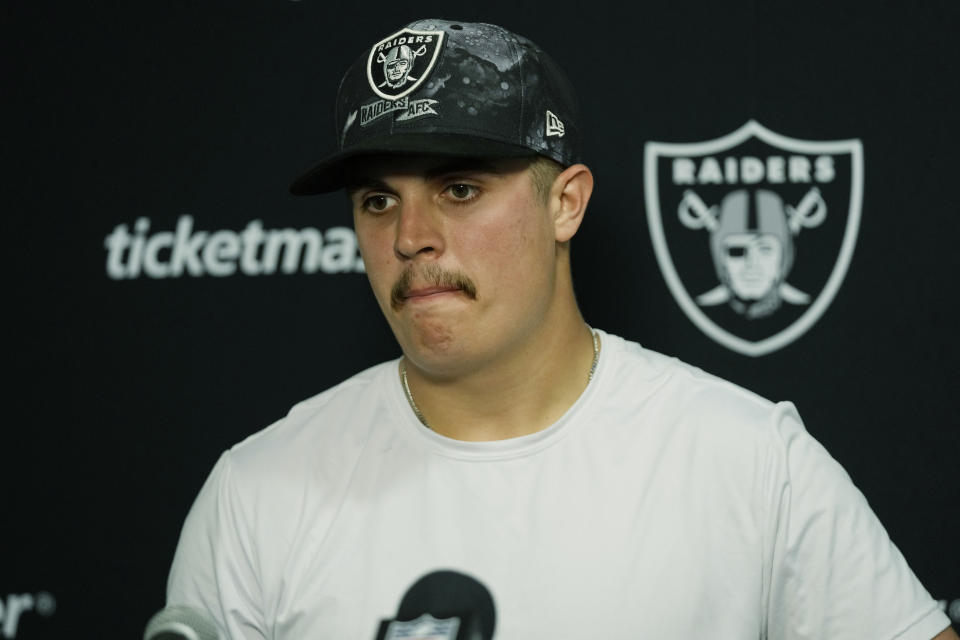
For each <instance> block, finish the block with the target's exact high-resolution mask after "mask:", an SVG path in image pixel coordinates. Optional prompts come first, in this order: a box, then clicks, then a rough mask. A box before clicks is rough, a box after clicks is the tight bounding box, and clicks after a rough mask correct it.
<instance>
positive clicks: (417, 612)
mask: <svg viewBox="0 0 960 640" xmlns="http://www.w3.org/2000/svg"><path fill="white" fill-rule="evenodd" d="M496 620H497V614H496V607H494V605H493V596H492V595H490V590H489V589H487V588H486V587H485V586H483V584H481V583H480V582H479V581H478V580H476V579H475V578H471V577H470V576H467V575H464V574H462V573H460V572H458V571H449V570H443V571H434V572H432V573H428V574H427V575H425V576H423V577H422V578H420V579H419V580H417V581H416V582H415V583H413V585H412V586H411V587H410V588H409V589H407V592H406V593H405V594H404V596H403V599H402V600H401V601H400V608H399V609H398V610H397V617H396V618H395V619H393V620H383V621H381V622H380V629H379V631H378V632H377V637H376V640H401V639H403V640H419V639H421V638H423V639H425V640H426V639H429V640H492V638H493V630H494V628H495V627H496Z"/></svg>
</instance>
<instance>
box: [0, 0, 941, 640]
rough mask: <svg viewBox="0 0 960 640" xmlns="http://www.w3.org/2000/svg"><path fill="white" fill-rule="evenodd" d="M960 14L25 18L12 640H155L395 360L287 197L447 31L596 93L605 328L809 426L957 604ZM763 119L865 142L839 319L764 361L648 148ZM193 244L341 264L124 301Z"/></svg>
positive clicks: (1, 567) (125, 14)
mask: <svg viewBox="0 0 960 640" xmlns="http://www.w3.org/2000/svg"><path fill="white" fill-rule="evenodd" d="M958 6H960V5H958V4H957V3H956V2H954V1H953V0H940V1H930V2H925V3H917V4H916V5H913V4H907V3H905V2H887V3H878V2H866V1H865V0H857V1H856V2H807V3H802V5H801V4H798V3H785V2H769V1H768V2H761V1H759V0H755V1H752V2H750V1H745V0H735V1H730V2H688V3H670V2H665V1H662V0H661V1H660V2H651V3H643V4H639V3H634V4H632V5H629V6H621V5H620V3H612V2H610V3H607V2H591V3H589V8H587V7H584V6H581V5H578V4H574V3H572V2H568V1H563V2H552V3H526V2H517V1H516V0H510V1H506V0H491V1H490V2H486V3H464V4H463V5H462V6H456V5H451V4H449V3H440V2H436V1H429V2H420V3H417V4H415V5H414V4H408V3H396V2H385V1H384V0H368V1H367V2H358V3H349V4H343V5H340V4H336V5H335V4H333V3H329V2H320V1H319V0H301V1H299V2H293V1H290V0H269V1H267V0H264V1H261V2H255V1H245V2H232V3H222V4H220V3H218V4H214V3H199V2H197V3H188V2H137V3H114V2H98V3H66V2H59V3H58V2H33V3H5V4H4V6H3V8H2V9H0V11H2V13H3V19H2V31H3V33H2V35H3V37H2V38H0V47H2V48H3V55H2V62H0V64H2V66H3V67H2V68H3V79H4V80H3V85H4V98H3V105H4V106H3V114H4V116H5V117H4V127H3V129H4V144H3V155H4V158H3V163H4V174H3V178H4V179H3V187H4V195H3V209H4V215H3V221H4V228H5V234H4V236H5V237H4V252H3V254H4V260H5V262H6V263H7V272H8V274H9V279H8V295H7V296H6V297H7V300H8V302H7V305H6V308H7V312H6V314H5V316H6V317H7V320H8V322H7V326H8V329H7V336H8V338H7V341H8V344H9V345H10V346H9V352H10V353H11V357H10V358H9V359H8V372H9V375H8V377H7V379H8V380H9V382H8V383H7V384H6V385H5V386H6V389H7V393H6V394H5V396H6V407H7V412H6V414H7V419H6V423H5V426H4V432H3V438H2V445H0V459H2V469H3V472H2V477H0V479H2V481H3V491H2V492H0V496H2V497H0V501H2V511H0V513H2V518H0V520H2V547H0V548H2V550H3V557H2V561H0V602H2V603H3V604H4V611H5V614H6V615H5V618H4V619H3V620H2V624H5V625H6V626H5V627H4V626H0V635H2V634H6V635H3V637H18V638H44V637H64V636H66V635H68V634H72V633H76V632H77V631H78V630H79V631H81V635H101V636H106V637H118V638H119V637H137V636H138V635H139V634H140V633H142V627H143V624H144V623H145V621H146V619H147V618H148V617H149V615H150V614H151V613H152V612H153V611H154V610H156V609H158V608H159V607H161V606H162V604H163V593H164V583H165V579H166V572H167V568H168V565H169V562H170V559H171V556H172V553H173V549H174V546H175V543H176V539H177V536H178V533H179V527H180V525H181V523H182V520H183V518H184V516H185V515H186V512H187V509H188V508H189V506H190V504H191V501H192V500H193V497H194V496H195V494H196V492H197V490H198V489H199V487H200V485H201V483H202V481H203V479H204V478H205V476H206V474H207V472H208V471H209V469H210V468H211V466H212V464H213V462H214V461H215V459H216V457H217V456H218V454H219V452H220V451H222V450H223V449H224V448H226V447H228V446H229V445H231V444H232V443H234V442H236V441H238V440H240V439H242V438H243V437H245V436H246V435H248V434H250V433H252V432H254V431H256V430H258V429H260V428H262V427H264V426H266V425H267V424H268V423H270V422H272V421H273V420H275V419H277V418H278V417H280V416H281V415H282V414H283V413H284V412H285V411H286V409H287V408H288V407H289V406H290V405H291V404H293V403H294V402H296V401H298V400H300V399H302V398H305V397H307V396H309V395H312V394H314V393H316V392H318V391H320V390H322V389H324V388H326V387H328V386H330V385H332V384H334V383H335V382H337V381H339V380H341V379H342V378H344V377H346V376H347V375H348V374H351V373H353V372H355V371H358V370H360V369H362V368H364V367H366V366H368V365H370V364H373V363H375V362H378V361H381V360H383V359H386V358H389V357H394V356H395V355H396V354H397V349H396V347H395V345H394V343H393V341H392V338H391V336H390V335H389V332H388V330H387V328H386V325H385V323H384V322H383V320H382V319H381V317H380V315H379V311H378V310H377V308H376V306H375V304H374V302H373V300H372V297H371V296H370V294H369V291H368V287H367V284H366V282H365V276H364V275H363V274H362V273H359V272H357V270H356V269H355V268H354V267H355V261H354V259H353V255H354V254H353V248H352V247H351V245H350V236H349V233H344V232H343V230H342V229H339V230H338V229H336V228H337V227H349V226H350V218H349V215H348V212H347V210H346V206H345V201H344V199H343V196H341V195H330V196H319V197H313V198H301V199H297V198H294V197H292V196H289V195H287V192H286V188H287V184H288V183H289V181H290V179H291V178H292V177H293V176H295V175H296V174H298V172H300V171H301V170H302V169H304V168H306V167H308V166H309V165H311V164H312V163H313V162H314V161H315V160H317V159H319V157H320V155H321V154H322V153H324V152H325V151H327V150H328V149H329V144H330V142H331V140H332V138H333V133H332V132H333V125H332V102H333V96H334V92H335V88H336V83H337V81H338V79H339V76H340V73H341V71H342V70H343V69H344V68H345V67H346V65H347V64H348V63H349V62H351V61H352V60H353V59H354V58H355V57H356V56H357V55H359V54H360V53H361V52H362V51H363V50H364V49H365V48H366V47H368V46H369V45H370V44H371V43H372V42H373V41H374V40H375V39H377V38H380V37H381V36H384V35H387V34H389V33H391V32H392V31H394V30H395V29H397V28H399V27H400V26H401V25H402V24H405V23H406V22H408V21H410V20H412V19H414V18H418V17H424V16H428V15H440V16H445V17H455V18H460V19H464V20H485V21H490V22H496V23H500V24H503V25H504V26H507V27H508V28H511V29H512V30H514V31H517V32H519V33H523V34H525V35H528V36H529V37H531V38H532V39H534V40H535V41H537V42H538V43H539V44H540V45H542V46H543V47H544V48H545V49H547V50H548V51H550V52H552V53H553V54H554V56H555V57H556V58H557V59H558V60H559V62H560V63H561V65H562V66H564V67H565V68H566V69H567V71H568V72H569V74H570V76H571V77H572V79H573V81H574V84H575V85H576V86H577V87H578V91H579V94H580V97H581V102H582V104H583V111H584V117H583V126H584V129H585V130H586V132H587V136H588V140H589V142H588V149H587V162H588V164H590V166H591V167H592V168H593V170H594V172H595V174H596V175H597V177H598V189H597V191H596V193H595V196H594V200H593V203H592V204H591V207H590V210H589V212H588V218H587V221H586V222H585V226H584V227H583V229H582V230H581V233H580V234H579V236H578V237H577V239H576V241H575V244H574V270H575V281H576V282H575V284H576V288H577V291H578V296H579V300H580V303H581V307H582V309H583V311H584V315H585V316H586V318H587V319H588V321H589V322H590V323H591V324H593V325H594V326H598V327H601V328H604V329H606V330H608V331H611V332H614V333H617V334H620V335H623V336H625V337H628V338H630V339H634V340H637V341H639V342H641V343H643V344H644V345H646V346H648V347H650V348H654V349H657V350H660V351H664V352H667V353H670V354H674V355H677V356H679V357H680V358H682V359H684V360H686V361H688V362H691V363H693V364H695V365H698V366H700V367H702V368H704V369H706V370H708V371H711V372H713V373H717V374H719V375H721V376H723V377H727V378H729V379H732V380H733V381H735V382H738V383H740V384H742V385H744V386H746V387H748V388H751V389H753V390H755V391H757V392H759V393H761V394H763V395H765V396H767V397H770V398H772V399H792V400H794V401H795V402H796V404H797V405H798V407H799V408H800V411H801V413H802V414H803V416H804V418H805V420H806V422H807V426H808V429H809V430H810V431H811V432H812V433H813V434H814V435H815V436H816V437H817V438H818V439H820V440H821V441H822V442H823V443H824V444H825V445H826V446H827V448H828V449H829V450H830V451H831V452H832V454H833V455H834V456H835V457H836V458H837V459H839V460H840V462H841V463H842V464H843V465H844V466H845V467H846V468H847V470H848V471H849V473H850V474H851V476H852V477H853V479H854V481H855V482H856V483H857V484H858V486H860V487H861V489H862V490H863V492H864V493H865V494H866V496H867V498H868V499H869V501H870V503H871V505H872V506H873V508H874V509H875V510H876V512H877V513H878V514H879V515H880V517H881V519H882V520H883V521H884V523H885V525H886V526H887V528H888V530H889V531H890V534H891V536H892V538H893V539H894V541H895V542H897V544H898V545H899V546H900V548H901V549H902V550H903V552H904V554H905V555H906V556H907V559H908V561H909V562H910V563H911V565H912V567H913V568H914V570H915V571H916V572H917V574H918V575H919V576H920V578H921V580H922V581H923V582H924V583H925V585H926V586H927V587H928V589H929V590H930V591H931V592H932V594H933V595H934V597H936V598H938V599H942V600H945V601H948V602H949V601H952V600H955V599H960V572H958V568H960V561H958V556H957V549H958V547H957V540H958V535H957V531H958V526H960V519H958V516H957V510H956V505H957V504H958V499H960V480H958V476H957V457H958V456H957V452H958V451H960V436H958V427H960V424H958V418H957V412H956V395H957V392H958V384H957V383H958V376H957V373H956V371H957V362H958V356H960V339H958V337H957V332H956V328H957V322H956V320H955V311H954V308H955V304H954V299H955V298H956V296H957V294H958V287H957V285H956V281H955V278H956V275H957V271H958V269H957V267H958V259H957V255H958V251H957V235H958V233H960V207H958V204H957V203H958V197H957V193H956V192H955V190H956V189H957V188H958V187H957V181H956V180H955V177H956V175H957V173H958V171H960V161H958V159H957V158H958V156H957V150H958V148H960V146H958V143H960V135H958V134H960V125H958V123H957V110H958V98H960V88H958V87H960V83H958V82H957V76H958V69H960V54H958V51H960V48H958V47H957V44H956V37H955V34H956V32H957V29H958V27H960V11H958ZM750 119H755V120H757V121H758V122H760V123H762V124H763V125H764V126H765V127H768V128H769V129H771V130H773V131H775V132H778V133H781V134H783V135H785V136H789V137H793V138H797V139H802V140H838V139H859V140H860V141H861V142H862V145H863V152H864V163H863V164H864V176H865V177H864V182H863V205H862V222H861V228H860V232H859V236H858V238H857V241H856V250H855V252H854V254H853V258H852V261H851V262H850V265H849V271H848V273H847V275H846V278H845V280H844V281H843V284H842V286H841V288H840V289H839V292H838V293H837V295H836V298H835V299H834V301H833V303H832V304H831V305H830V306H829V307H828V308H827V309H826V312H825V313H824V314H823V316H822V317H821V318H820V319H819V320H818V322H816V323H815V324H814V325H813V326H812V327H811V328H810V329H809V330H808V331H807V332H806V333H804V334H803V335H802V336H800V337H799V338H798V339H796V340H795V341H794V342H792V343H790V344H788V345H786V346H785V347H783V348H781V349H778V350H775V351H774V352H772V353H769V354H766V355H762V356H758V357H749V356H745V355H742V354H740V353H737V352H735V351H733V350H731V349H728V348H726V347H724V346H722V345H720V344H718V343H717V342H715V341H713V340H711V339H710V338H709V337H707V336H706V335H705V334H704V333H703V332H702V331H701V330H700V329H698V328H697V327H696V326H695V325H694V324H693V323H692V322H691V321H690V320H689V319H688V318H687V316H686V315H685V314H684V313H683V311H682V310H681V309H680V307H679V306H678V304H677V302H676V301H675V300H674V298H673V296H672V295H671V293H670V290H669V289H668V287H667V285H666V283H665V280H664V277H663V275H662V274H661V271H660V267H659V266H658V263H657V260H656V257H655V255H654V250H653V247H652V242H651V236H650V232H649V230H648V228H647V214H648V212H647V208H646V205H645V200H644V195H645V194H644V180H643V175H644V164H643V162H644V159H643V148H644V145H645V144H646V143H647V142H649V141H668V142H698V141H705V140H711V139H714V138H718V137H720V136H722V135H725V134H727V133H730V132H731V131H733V130H735V129H736V128H738V127H740V126H741V125H743V124H744V123H745V122H747V121H748V120H750ZM183 216H190V220H191V221H192V225H193V229H194V231H198V230H202V231H206V232H209V233H212V232H215V231H217V230H232V231H233V232H234V234H233V235H232V236H231V234H221V235H220V236H218V238H219V241H222V243H223V244H222V246H229V244H230V243H231V242H234V241H235V240H230V237H233V238H234V239H235V238H237V237H239V236H238V235H237V234H239V233H241V232H242V231H243V230H244V229H247V228H248V225H250V224H251V222H252V221H256V220H259V221H261V225H262V228H263V229H266V230H275V229H284V228H289V229H295V230H302V229H305V228H309V229H314V230H315V232H314V233H315V234H317V235H319V236H320V237H321V240H322V242H323V245H322V246H323V250H324V251H327V252H328V253H326V254H323V256H321V258H320V259H318V261H316V262H315V266H314V267H313V268H312V269H313V272H308V271H310V269H307V268H306V267H295V268H293V269H292V272H291V273H284V272H283V269H282V266H281V267H278V268H277V270H276V272H275V273H272V274H263V273H261V274H258V275H253V274H248V273H244V272H243V271H242V269H238V270H237V272H236V273H234V274H232V275H227V276H216V275H212V274H210V273H209V272H205V273H204V274H203V275H190V273H189V269H190V268H191V265H190V264H188V263H189V260H186V261H185V262H183V263H182V264H181V267H183V268H184V269H185V271H184V273H183V274H181V275H180V276H179V277H174V276H173V275H170V274H167V276H166V277H160V278H157V277H150V276H149V275H148V274H146V273H144V272H141V273H140V274H139V275H138V276H137V277H129V276H130V271H129V270H128V271H122V270H121V271H120V272H118V273H121V274H126V275H124V277H120V278H116V277H112V276H111V272H110V268H109V251H108V246H107V244H106V243H107V238H108V236H111V234H113V233H114V232H115V230H116V229H117V228H118V226H120V225H125V228H126V230H127V231H128V232H129V233H131V234H133V233H134V230H135V227H136V224H137V220H138V219H141V218H144V219H146V220H147V221H148V222H149V225H150V227H149V231H148V232H146V233H145V234H143V235H144V237H148V236H152V235H154V234H156V233H158V232H173V231H174V230H175V229H176V227H177V225H178V222H180V221H181V219H182V217H183ZM142 224H144V223H141V225H142ZM331 230H333V231H331ZM804 233H806V232H804ZM206 238H207V239H208V240H210V242H211V243H212V242H213V239H212V238H211V237H210V236H207V237H206ZM201 239H203V238H201ZM223 251H228V249H223ZM158 255H160V256H161V257H167V258H169V257H170V252H169V251H167V253H164V252H162V251H161V253H160V254H158ZM127 257H128V258H129V256H127ZM805 259H807V260H813V259H814V258H812V257H808V258H805ZM815 259H816V260H821V261H826V262H827V264H830V263H832V262H833V261H835V260H836V256H835V255H819V256H816V258H815ZM210 264H211V265H213V266H214V267H216V265H217V264H222V261H221V262H220V263H218V262H217V260H216V259H215V257H214V258H212V259H211V262H210ZM317 265H319V266H317ZM200 266H201V267H202V269H206V270H207V271H209V269H207V267H208V265H207V264H206V263H204V264H202V265H200ZM156 273H157V271H156V269H154V274H155V275H156ZM114 275H116V274H114ZM693 293H700V292H699V291H694V292H693ZM14 609H23V610H24V613H22V615H19V619H18V620H16V621H14V620H13V615H12V614H13V610H14ZM88 630H89V631H88Z"/></svg>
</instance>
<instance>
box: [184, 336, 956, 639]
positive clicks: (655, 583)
mask: <svg viewBox="0 0 960 640" xmlns="http://www.w3.org/2000/svg"><path fill="white" fill-rule="evenodd" d="M600 335H601V340H602V345H603V346H602V351H601V358H600V363H599V366H598V368H597V372H596V374H595V376H594V378H593V381H592V382H591V383H590V384H589V385H588V387H587V389H586V390H585V391H584V393H583V394H582V395H581V397H580V398H579V399H578V400H577V402H576V403H575V404H574V405H573V406H572V407H570V409H569V410H568V411H567V413H566V414H565V415H564V416H563V417H562V418H561V419H560V420H559V421H558V422H557V423H556V424H554V425H552V426H550V427H549V428H547V429H545V430H543V431H540V432H538V433H535V434H532V435H529V436H524V437H521V438H514V439H509V440H502V441H496V442H462V441H457V440H452V439H449V438H445V437H443V436H441V435H438V434H436V433H434V432H433V431H430V430H429V429H427V428H426V427H424V426H422V425H421V424H420V423H419V422H418V421H417V419H416V417H415V416H414V414H413V412H412V411H411V409H410V407H409V405H408V403H407V401H406V398H405V397H404V394H403V390H402V388H401V386H400V381H399V377H398V373H397V361H391V362H386V363H383V364H381V365H378V366H375V367H373V368H371V369H368V370H367V371H364V372H362V373H360V374H358V375H356V376H354V377H352V378H350V379H349V380H346V381H345V382H343V383H341V384H340V385H338V386H336V387H334V388H332V389H330V390H328V391H326V392H324V393H321V394H319V395H317V396H315V397H313V398H311V399H309V400H307V401H305V402H302V403H300V404H298V405H296V406H295V407H294V408H293V409H292V410H291V411H290V413H289V414H288V415H287V416H286V417H285V418H283V419H282V420H280V421H278V422H277V423H275V424H273V425H272V426H270V427H269V428H267V429H265V430H263V431H261V432H259V433H257V434H255V435H253V436H251V437H249V438H247V439H246V440H245V441H243V442H242V443H240V444H238V445H236V446H234V447H233V448H232V449H230V450H229V451H227V452H225V453H224V454H223V456H222V457H221V459H220V460H219V462H218V463H217V464H216V466H215V468H214V469H213V471H212V473H211V475H210V477H209V479H208V480H207V482H206V483H205V484H204V486H203V488H202V490H201V491H200V494H199V496H198V497H197V500H196V502H195V504H194V505H193V508H192V509H191V511H190V514H189V515H188V517H187V520H186V523H185V525H184V529H183V533H182V535H181V539H180V543H179V546H178V548H177V552H176V556H175V558H174V562H173V567H172V569H171V574H170V579H169V584H168V604H170V605H174V604H187V605H192V606H196V607H199V608H202V609H205V610H207V611H208V612H209V613H210V614H211V615H212V616H213V618H214V619H215V620H216V622H217V624H218V625H219V626H220V628H221V633H222V634H224V636H225V637H230V638H238V639H239V638H277V639H279V638H284V639H290V640H305V639H310V638H317V639H322V638H349V639H351V640H358V639H359V640H363V639H367V638H369V639H371V640H373V639H374V638H375V636H376V634H377V629H378V627H379V624H380V621H381V620H384V619H389V618H393V617H394V616H396V613H397V607H398V604H399V603H400V601H401V598H402V597H403V595H404V593H405V592H406V591H407V589H408V588H409V587H410V586H411V585H412V584H413V583H414V582H415V581H416V580H417V579H418V578H420V577H421V576H423V575H425V574H428V573H430V572H432V571H435V570H438V569H451V570H454V571H458V572H461V573H464V574H467V575H469V576H472V577H473V578H475V579H477V580H479V581H480V582H481V583H482V584H483V585H485V586H486V587H487V588H488V589H489V591H490V593H491V594H492V596H493V600H494V603H495V607H496V633H495V637H496V638H497V640H531V639H541V638H543V639H547V638H549V639H552V640H556V639H566V638H570V639H576V640H583V639H585V638H604V639H607V640H615V639H620V638H623V639H626V638H630V639H644V640H648V639H658V638H695V637H709V638H720V639H724V640H726V639H731V640H732V639H738V640H740V639H748V638H749V639H756V638H771V639H782V640H786V639H795V638H797V639H798V638H830V639H831V640H837V639H850V640H863V639H864V638H870V639H877V640H882V639H892V638H897V639H900V640H929V639H930V638H932V637H933V636H935V635H936V634H937V633H938V632H939V631H941V630H942V629H944V628H945V627H946V626H948V625H949V619H948V618H947V617H946V616H945V615H944V613H943V612H941V611H940V610H939V608H938V607H937V605H936V603H935V602H934V601H933V600H932V599H931V597H930V595H929V594H928V593H927V592H926V591H925V590H924V588H923V587H922V586H921V585H920V583H919V582H918V581H917V579H916V578H915V576H914V575H913V573H912V572H911V571H910V569H909V567H908V566H907V564H906V562H905V561H904V559H903V557H902V555H901V554H900V552H899V551H898V550H897V549H896V547H895V546H894V545H893V544H892V543H891V542H890V540H889V539H888V537H887V534H886V532H885V531H884V529H883V527H882V526H881V524H880V523H879V522H878V520H877V518H876V516H875V515H874V514H873V512H872V511H871V510H870V508H869V507H868V505H867V503H866V500H865V499H864V497H863V495H862V494H861V493H860V492H859V491H858V490H857V489H856V488H855V487H854V486H853V485H852V484H851V482H850V479H849V477H848V476H847V474H846V473H845V472H844V471H843V469H842V468H841V467H840V466H839V465H838V464H837V463H836V462H835V461H834V460H833V459H832V458H831V457H830V455H829V454H828V453H827V452H826V451H825V450H824V449H823V448H822V447H821V446H820V445H819V444H818V443H817V442H816V441H815V440H813V438H811V437H810V436H809V435H808V434H807V432H806V431H805V430H804V428H803V426H802V424H801V422H800V419H799V417H798V416H797V414H796V411H795V409H794V408H793V406H792V405H790V404H772V403H770V402H768V401H766V400H764V399H762V398H759V397H758V396H756V395H753V394H751V393H749V392H747V391H744V390H743V389H741V388H739V387H737V386H735V385H733V384H730V383H728V382H725V381H722V380H720V379H718V378H715V377H713V376H710V375H708V374H705V373H703V372H702V371H700V370H698V369H696V368H693V367H690V366H687V365H684V364H682V363H680V362H679V361H677V360H675V359H671V358H667V357H665V356H662V355H660V354H657V353H654V352H651V351H648V350H645V349H643V348H641V347H640V346H639V345H637V344H635V343H632V342H627V341H625V340H623V339H622V338H619V337H616V336H613V335H609V334H605V333H603V332H601V333H600Z"/></svg>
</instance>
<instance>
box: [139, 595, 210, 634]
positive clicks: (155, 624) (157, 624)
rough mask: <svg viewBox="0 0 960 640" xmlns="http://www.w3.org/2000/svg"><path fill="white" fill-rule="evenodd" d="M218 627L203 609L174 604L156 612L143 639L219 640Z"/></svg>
mask: <svg viewBox="0 0 960 640" xmlns="http://www.w3.org/2000/svg"><path fill="white" fill-rule="evenodd" d="M218 638H219V636H218V635H217V627H216V626H215V625H214V624H213V620H211V619H210V616H208V615H207V614H206V613H204V612H203V611H200V610H199V609H194V608H193V607H188V606H185V605H181V604H178V605H174V606H171V607H166V608H164V609H161V610H160V611H158V612H157V613H155V614H154V616H153V617H152V618H150V621H149V622H148V623H147V628H146V630H145V631H144V632H143V640H217V639H218Z"/></svg>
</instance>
